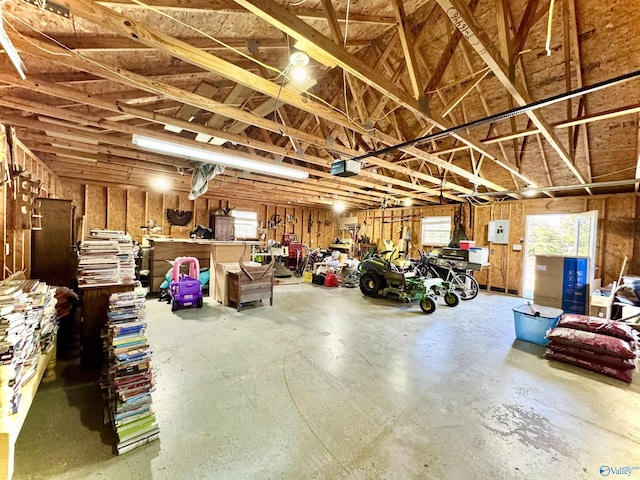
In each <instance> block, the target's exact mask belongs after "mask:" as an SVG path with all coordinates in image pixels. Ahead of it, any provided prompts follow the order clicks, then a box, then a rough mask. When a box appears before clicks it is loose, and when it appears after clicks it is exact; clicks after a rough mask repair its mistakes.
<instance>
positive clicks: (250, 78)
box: [14, 0, 500, 190]
mask: <svg viewBox="0 0 640 480" xmlns="http://www.w3.org/2000/svg"><path fill="white" fill-rule="evenodd" d="M260 1H261V0H260ZM62 2H63V4H64V5H66V6H67V7H68V8H70V11H72V12H74V13H76V14H79V15H80V16H82V17H87V18H88V19H89V20H92V21H94V22H99V23H100V24H103V25H105V26H106V27H108V28H112V29H114V30H115V31H117V32H120V33H122V34H124V35H127V36H131V37H133V38H136V39H137V40H139V41H141V42H145V43H147V44H150V45H153V46H155V47H157V48H159V49H161V50H164V51H168V52H170V53H171V54H172V55H173V56H176V57H179V58H183V59H184V60H186V61H189V62H191V63H194V64H198V65H201V66H203V67H204V68H208V69H211V70H214V71H216V72H217V73H219V74H221V75H223V76H226V77H228V78H231V79H234V80H235V81H238V82H239V83H241V84H243V85H246V86H248V87H250V88H254V89H257V90H259V91H262V92H263V93H266V94H267V95H270V96H272V97H276V98H280V99H281V100H282V101H283V102H286V103H289V104H290V105H292V106H296V107H299V108H301V109H302V110H304V111H307V112H309V113H312V114H315V115H318V116H321V117H323V118H325V119H327V120H329V121H332V122H334V123H337V124H340V125H343V126H344V127H346V128H348V129H350V130H355V131H358V132H360V133H362V134H366V133H367V131H366V130H365V129H364V128H362V127H357V126H355V125H354V124H353V122H352V121H351V120H350V119H348V118H347V117H346V116H344V115H342V114H338V113H337V112H335V111H334V110H333V109H331V108H329V107H327V106H325V105H324V104H321V103H319V102H317V101H312V100H310V99H308V98H306V97H303V96H302V95H300V94H299V93H296V92H295V91H293V90H290V89H288V88H286V87H285V88H282V89H281V88H280V87H279V85H276V84H274V83H272V82H270V81H268V80H265V79H263V78H261V77H259V76H257V75H255V74H252V73H250V72H247V71H245V70H243V69H241V68H238V67H236V66H235V65H233V64H231V63H229V62H226V61H224V60H221V59H219V58H217V57H214V56H213V55H211V54H208V53H206V52H202V51H199V50H197V49H194V48H193V47H190V46H189V45H186V44H183V43H182V42H179V41H177V40H175V39H173V38H172V37H169V36H167V35H164V34H161V33H158V32H155V31H154V30H153V29H150V28H149V27H146V26H143V25H142V24H138V23H136V22H134V21H133V20H131V19H128V18H126V17H123V16H122V15H119V14H118V13H117V12H113V11H111V10H109V9H106V8H104V7H100V6H99V5H97V4H94V3H92V2H91V1H89V0H75V1H73V2H71V1H69V0H62ZM287 13H288V12H287ZM294 18H295V17H294ZM296 20H297V21H299V20H298V19H296ZM312 30H313V29H312ZM313 31H314V32H315V30H313ZM322 38H324V40H325V41H326V42H328V44H329V45H330V46H331V45H333V47H336V46H335V45H334V44H332V42H330V41H329V40H328V39H326V38H325V37H322ZM14 43H15V42H14ZM25 43H28V45H26V46H25V45H24V44H25ZM33 43H34V42H22V45H23V46H24V48H27V49H31V51H34V50H37V48H34V45H33ZM333 47H331V48H333ZM50 50H51V49H50ZM339 51H340V52H343V53H344V54H345V55H347V56H349V57H350V58H353V57H351V56H350V55H349V54H348V53H347V52H346V51H345V50H344V49H340V50H339ZM65 53H66V52H65ZM36 54H40V55H49V54H51V52H50V51H48V52H46V53H42V52H38V53H36ZM52 56H54V55H52ZM56 61H62V59H56ZM69 61H70V59H69V58H68V56H66V57H65V58H64V62H65V63H68V62H69ZM357 61H358V62H359V60H357ZM363 65H364V64H363ZM91 67H92V68H97V69H99V70H100V71H101V72H103V75H105V76H109V77H112V78H116V79H117V81H122V79H123V77H124V76H125V73H126V71H124V70H122V69H119V70H118V71H117V73H116V72H112V71H110V70H109V69H106V68H102V67H100V66H95V65H92V66H91ZM365 67H366V65H365ZM85 68H88V67H85ZM366 68H368V67H366ZM359 75H360V74H359ZM359 75H356V76H358V78H360V76H359ZM376 75H377V74H376ZM127 76H129V77H130V76H131V75H130V74H129V75H127ZM377 76H378V77H380V75H377ZM136 83H137V84H138V86H140V87H142V86H143V85H145V84H148V83H149V82H148V81H146V79H144V77H142V78H139V77H137V80H136ZM391 87H392V88H393V89H394V90H395V91H397V92H399V90H397V89H396V87H395V86H394V85H391ZM152 88H153V90H154V91H156V92H157V91H158V84H157V83H154V85H153V87H152ZM166 88H167V87H165V89H166ZM174 92H175V93H174V95H176V94H177V93H178V92H176V90H174ZM399 94H401V95H402V96H404V97H407V95H406V94H405V93H402V92H399ZM191 95H193V94H191ZM176 96H177V97H178V98H180V97H181V98H182V101H185V100H186V98H193V97H190V96H189V95H186V96H185V95H184V93H181V94H179V95H176ZM195 97H197V98H198V99H199V102H201V103H202V104H203V105H202V108H203V109H204V108H207V107H206V106H205V105H207V104H210V105H211V103H210V102H213V101H209V102H204V101H203V100H205V99H204V97H200V96H198V95H195ZM407 98H408V101H409V102H410V103H411V104H413V107H414V108H416V109H418V110H419V109H421V108H422V107H421V106H420V105H418V104H417V102H416V101H415V100H414V99H412V98H410V97H407ZM185 103H191V101H185ZM213 103H215V104H217V105H216V107H217V108H216V109H215V110H214V111H219V110H221V104H219V103H218V102H213ZM195 105H200V103H196V104H195ZM207 109H210V108H207ZM235 112H236V113H237V114H239V115H243V116H245V117H246V116H247V115H250V114H247V112H243V111H242V110H240V109H237V110H236V111H235ZM250 116H251V117H252V118H253V119H254V120H253V122H254V123H253V124H254V125H260V124H262V125H266V124H270V125H275V128H276V130H275V131H277V132H279V133H280V132H282V131H283V128H282V127H281V126H280V125H277V124H275V122H266V121H265V120H264V119H262V118H260V117H258V116H256V115H250ZM258 118H259V119H260V120H259V122H260V123H257V122H256V119H258ZM248 123H251V122H248ZM446 126H448V123H446V122H444V123H443V127H446ZM271 128H273V127H271ZM299 133H302V132H299ZM455 136H456V137H457V138H465V140H464V141H466V142H468V143H471V144H473V145H477V146H479V148H481V146H480V144H479V142H477V141H476V140H470V139H468V138H467V137H466V135H464V134H460V135H458V134H456V135H455ZM292 137H295V136H294V135H292ZM377 138H379V139H380V140H382V141H383V142H384V143H386V144H387V145H395V144H397V143H398V139H397V138H394V137H393V136H390V135H384V134H383V133H379V134H378V135H377ZM316 142H317V139H316ZM408 150H411V151H412V152H413V154H417V155H421V156H423V157H424V158H426V159H427V160H428V161H431V162H436V163H440V164H441V165H443V166H445V167H447V166H449V165H448V164H447V162H446V161H444V160H442V159H440V158H437V157H432V156H431V155H430V154H429V153H427V152H424V151H421V150H419V149H417V148H414V147H410V148H409V149H408ZM487 155H489V154H487ZM491 158H494V157H493V156H491ZM389 165H392V164H390V163H389ZM450 168H452V169H453V168H458V169H459V171H460V172H461V174H462V176H464V175H466V176H467V177H468V178H473V175H472V174H471V173H470V172H468V171H466V170H464V169H461V168H459V167H455V166H454V165H451V166H450ZM483 181H484V182H487V181H486V180H483ZM486 185H487V186H488V187H489V188H493V189H494V190H495V189H498V190H499V189H500V187H498V188H495V187H497V186H496V185H495V184H493V183H491V184H490V183H486ZM489 185H492V186H489ZM460 188H461V187H459V189H460Z"/></svg>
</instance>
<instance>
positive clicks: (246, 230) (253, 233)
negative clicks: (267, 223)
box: [231, 210, 258, 239]
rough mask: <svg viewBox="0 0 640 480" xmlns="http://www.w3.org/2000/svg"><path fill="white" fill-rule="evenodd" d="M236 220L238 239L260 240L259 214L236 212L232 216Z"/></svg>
mask: <svg viewBox="0 0 640 480" xmlns="http://www.w3.org/2000/svg"><path fill="white" fill-rule="evenodd" d="M231 215H232V216H233V217H234V218H235V222H234V227H235V236H236V239H257V238H258V213H257V212H248V211H243V210H234V211H233V212H232V214H231Z"/></svg>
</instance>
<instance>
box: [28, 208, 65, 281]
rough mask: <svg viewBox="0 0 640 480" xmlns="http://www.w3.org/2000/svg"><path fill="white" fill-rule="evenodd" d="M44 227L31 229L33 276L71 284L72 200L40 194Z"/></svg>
mask: <svg viewBox="0 0 640 480" xmlns="http://www.w3.org/2000/svg"><path fill="white" fill-rule="evenodd" d="M36 202H37V203H39V204H40V214H41V215H42V230H33V231H32V232H31V275H30V276H31V278H37V279H39V280H43V281H45V282H47V283H48V284H49V285H58V286H63V287H68V286H70V283H71V278H73V265H72V260H71V245H72V244H73V230H72V225H73V207H72V205H71V200H57V199H53V198H39V199H37V200H36Z"/></svg>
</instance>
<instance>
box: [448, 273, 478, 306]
mask: <svg viewBox="0 0 640 480" xmlns="http://www.w3.org/2000/svg"><path fill="white" fill-rule="evenodd" d="M451 286H452V287H453V289H454V290H455V292H456V293H457V294H458V295H460V299H461V300H473V299H474V298H476V297H477V296H478V291H479V290H480V287H478V282H476V279H475V278H473V277H472V276H471V275H468V274H466V273H456V274H455V275H454V276H453V278H452V279H451Z"/></svg>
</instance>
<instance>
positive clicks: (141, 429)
mask: <svg viewBox="0 0 640 480" xmlns="http://www.w3.org/2000/svg"><path fill="white" fill-rule="evenodd" d="M145 320H146V317H145V308H144V295H138V294H136V293H135V292H122V293H114V294H112V295H111V296H110V298H109V313H108V319H107V326H106V330H105V332H104V349H105V356H106V358H107V361H105V362H104V365H105V370H104V371H103V375H102V380H101V385H102V391H103V395H104V397H105V400H106V403H107V410H108V416H109V419H110V421H111V423H112V425H113V427H114V429H115V432H116V435H117V436H118V443H117V445H116V449H117V452H118V454H120V453H125V452H128V451H129V450H132V449H133V448H135V447H137V446H140V445H143V444H145V443H147V442H150V441H152V440H155V439H156V438H158V437H159V435H160V429H159V428H158V423H157V421H156V417H155V414H154V413H153V408H152V400H151V392H152V391H153V373H152V370H151V349H150V348H149V343H148V342H147V337H146V335H145V329H146V327H147V323H146V321H145Z"/></svg>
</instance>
